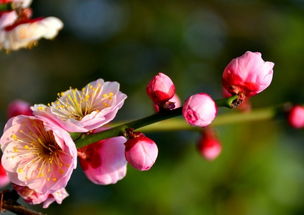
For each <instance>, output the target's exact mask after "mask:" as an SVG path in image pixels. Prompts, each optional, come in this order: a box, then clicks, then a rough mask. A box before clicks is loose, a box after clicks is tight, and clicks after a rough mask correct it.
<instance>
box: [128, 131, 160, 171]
mask: <svg viewBox="0 0 304 215" xmlns="http://www.w3.org/2000/svg"><path fill="white" fill-rule="evenodd" d="M125 145H126V152H125V155H126V159H127V161H128V162H129V164H131V166H133V167H134V168H135V169H138V170H140V171H146V170H149V169H150V168H151V167H152V166H153V164H154V163H155V161H156V158H157V155H158V148H157V145H156V143H155V142H154V141H153V140H151V139H150V138H148V137H146V136H144V135H143V134H140V135H137V136H134V137H131V138H130V139H128V141H127V142H126V143H125Z"/></svg>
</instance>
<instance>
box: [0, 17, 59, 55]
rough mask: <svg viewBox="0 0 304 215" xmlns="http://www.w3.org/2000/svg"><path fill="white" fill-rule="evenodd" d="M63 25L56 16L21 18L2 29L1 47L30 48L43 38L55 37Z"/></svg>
mask: <svg viewBox="0 0 304 215" xmlns="http://www.w3.org/2000/svg"><path fill="white" fill-rule="evenodd" d="M62 27H63V23H62V22H61V20H59V19H58V18H56V17H47V18H36V19H20V20H18V21H16V22H15V23H13V24H12V25H9V26H6V27H5V28H3V29H1V30H0V49H4V50H7V51H11V50H18V49H20V48H30V47H32V46H33V45H35V44H36V43H37V41H38V40H39V39H41V38H45V39H53V38H54V37H55V36H56V35H57V34H58V31H59V30H60V29H62Z"/></svg>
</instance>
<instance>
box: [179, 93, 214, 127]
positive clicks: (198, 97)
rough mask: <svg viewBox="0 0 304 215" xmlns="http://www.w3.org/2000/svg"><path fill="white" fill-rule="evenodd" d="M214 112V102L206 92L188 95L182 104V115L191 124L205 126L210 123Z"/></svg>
mask: <svg viewBox="0 0 304 215" xmlns="http://www.w3.org/2000/svg"><path fill="white" fill-rule="evenodd" d="M216 113H217V108H216V104H215V102H214V101H213V99H212V98H211V97H210V96H209V95H208V94H206V93H198V94H195V95H193V96H190V97H189V98H188V99H187V100H186V101H185V104H184V106H183V116H184V118H185V120H186V121H187V122H188V123H189V124H190V125H193V126H199V127H205V126H207V125H209V124H211V122H212V121H213V120H214V118H215V116H216Z"/></svg>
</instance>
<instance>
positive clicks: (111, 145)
mask: <svg viewBox="0 0 304 215" xmlns="http://www.w3.org/2000/svg"><path fill="white" fill-rule="evenodd" d="M125 142H126V138H124V137H114V138H109V139H106V140H101V141H98V142H96V143H93V144H90V145H88V146H85V147H82V148H80V149H78V156H79V161H80V165H81V167H82V169H83V171H84V173H85V174H86V176H87V177H88V179H89V180H90V181H92V182H93V183H95V184H101V185H107V184H115V183H116V182H118V181H119V180H121V179H122V178H124V177H125V176H126V173H127V161H126V158H125V155H124V152H125V145H124V143H125Z"/></svg>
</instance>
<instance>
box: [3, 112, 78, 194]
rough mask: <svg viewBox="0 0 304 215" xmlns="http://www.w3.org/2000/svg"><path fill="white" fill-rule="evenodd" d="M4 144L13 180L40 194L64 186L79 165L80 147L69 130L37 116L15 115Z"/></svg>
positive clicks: (9, 174) (5, 162)
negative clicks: (77, 163)
mask: <svg viewBox="0 0 304 215" xmlns="http://www.w3.org/2000/svg"><path fill="white" fill-rule="evenodd" d="M0 144H1V149H2V151H3V155H2V164H3V167H4V169H5V170H6V172H7V174H8V177H9V179H10V181H11V182H12V183H14V184H17V185H20V186H27V187H29V188H30V189H32V190H34V191H35V192H37V193H47V192H48V193H52V192H55V191H57V190H59V189H61V188H64V187H65V186H66V184H67V183H68V181H69V179H70V177H71V174H72V171H73V169H75V168H76V162H77V150H76V146H75V144H74V142H73V140H72V139H71V137H70V135H69V133H67V132H66V131H65V130H63V129H61V128H60V127H58V126H55V125H53V124H45V123H44V122H43V121H41V120H39V119H37V118H36V117H33V116H24V115H19V116H16V117H13V118H11V119H10V120H9V121H8V122H7V124H6V125H5V128H4V133H3V135H2V137H1V139H0Z"/></svg>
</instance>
